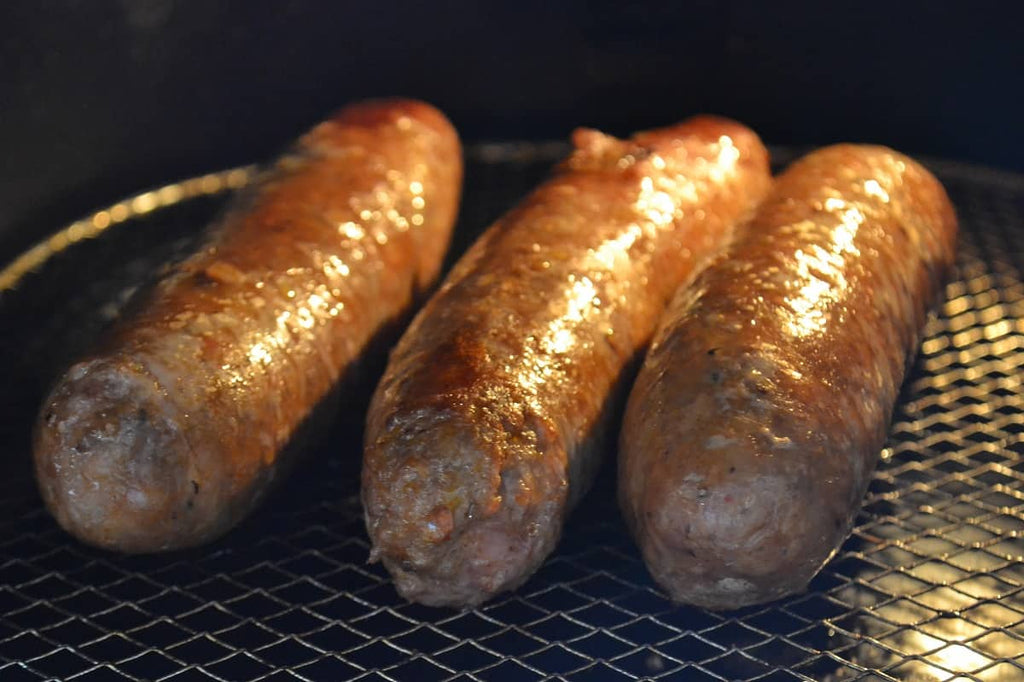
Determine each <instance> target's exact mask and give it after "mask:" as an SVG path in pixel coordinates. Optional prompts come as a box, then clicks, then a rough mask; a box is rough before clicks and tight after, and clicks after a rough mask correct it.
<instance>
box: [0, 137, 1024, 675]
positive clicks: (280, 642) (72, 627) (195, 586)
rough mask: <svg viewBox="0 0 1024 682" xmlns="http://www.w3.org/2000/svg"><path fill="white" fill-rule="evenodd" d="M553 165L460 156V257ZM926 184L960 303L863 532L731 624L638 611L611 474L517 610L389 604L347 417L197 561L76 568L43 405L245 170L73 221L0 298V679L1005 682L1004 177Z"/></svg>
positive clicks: (1013, 184)
mask: <svg viewBox="0 0 1024 682" xmlns="http://www.w3.org/2000/svg"><path fill="white" fill-rule="evenodd" d="M564 151H565V148H564V147H563V146H562V145H557V144H534V143H515V144H491V145H477V146H474V147H471V148H470V149H469V158H468V162H469V167H468V170H467V182H468V185H467V188H466V201H467V204H466V206H465V208H464V211H463V217H462V227H460V228H459V231H458V235H457V237H456V243H455V246H454V249H453V250H454V251H456V252H459V251H461V250H462V249H463V248H464V247H465V246H466V244H468V243H469V241H470V240H471V239H472V238H473V236H474V231H475V230H479V229H480V228H481V227H483V226H484V225H486V224H487V223H488V222H489V221H490V220H492V219H493V218H494V217H496V216H497V215H498V214H500V213H501V212H502V211H503V210H504V209H505V208H507V207H508V206H509V205H510V204H511V203H512V202H513V201H514V200H515V198H516V197H518V196H520V195H521V194H522V193H524V192H525V191H526V190H527V189H528V188H529V187H530V186H531V185H532V184H534V183H535V182H536V181H537V180H538V179H539V178H540V177H542V176H543V174H544V172H545V171H546V169H547V168H548V167H549V165H550V164H551V162H552V161H553V160H555V159H557V158H558V157H559V156H560V155H561V154H562V153H564ZM777 156H780V157H785V156H786V154H785V150H781V153H780V154H778V155H777ZM933 168H934V169H935V170H936V172H937V173H938V174H939V175H940V177H941V178H942V179H943V181H944V182H945V183H946V185H947V187H948V189H949V191H950V193H951V196H952V197H953V199H954V202H955V203H956V204H957V206H958V209H959V211H960V216H961V220H962V226H963V232H964V235H963V239H962V245H961V252H960V258H959V278H958V279H957V281H955V282H954V283H953V284H951V285H950V286H949V288H948V300H947V302H946V303H945V305H944V306H943V308H942V311H941V314H940V315H939V316H938V317H937V319H935V320H933V321H932V322H931V323H930V326H929V328H928V334H927V339H926V341H925V342H924V344H923V346H922V350H921V354H920V356H919V362H918V365H917V368H916V369H915V372H914V374H913V375H912V377H911V378H910V379H909V380H908V382H907V383H906V385H905V386H904V391H903V397H902V400H901V402H900V406H899V408H898V411H897V414H896V416H895V420H894V423H893V426H892V436H891V439H890V442H889V444H888V447H887V448H886V450H885V451H884V453H883V460H882V463H881V465H880V467H879V469H878V472H877V473H876V475H875V478H874V481H873V483H872V486H871V489H870V492H869V494H868V496H867V498H866V500H865V503H864V507H863V510H862V511H861V513H860V516H859V519H858V524H857V527H856V529H855V531H854V533H853V535H852V536H851V537H850V538H849V540H848V541H847V542H846V543H845V544H844V546H843V547H842V549H841V551H840V552H839V553H838V554H837V555H836V557H835V558H834V559H833V560H832V561H831V562H830V563H829V564H828V565H827V566H826V567H825V569H824V570H823V571H822V572H821V573H820V574H819V575H818V576H817V577H816V578H815V580H814V581H813V583H812V584H811V587H810V590H809V591H808V592H807V593H805V594H803V595H800V596H797V597H793V598H791V599H786V600H783V601H779V602H775V603H773V604H769V605H767V606H761V607H751V608H747V609H744V610H741V611H736V612H731V613H723V614H714V613H710V612H706V611H701V610H697V609H691V608H677V607H674V606H673V605H672V604H671V603H669V602H668V601H667V600H666V599H665V597H664V596H663V595H662V594H661V593H660V592H659V590H658V589H656V588H655V586H654V585H653V583H652V582H651V580H650V578H649V577H648V575H647V573H646V571H645V569H644V567H643V564H642V562H641V561H640V558H639V555H638V552H637V551H636V549H635V548H634V547H633V545H632V543H631V541H630V540H629V538H628V536H627V535H626V532H625V529H624V527H623V525H622V523H621V521H620V520H619V518H618V514H617V511H616V508H615V503H614V495H613V492H614V481H613V474H614V466H613V464H612V463H611V462H608V463H607V465H606V466H605V469H604V471H603V473H602V475H601V477H600V478H599V480H598V483H597V485H596V486H595V489H594V490H593V491H592V492H591V493H590V494H589V495H588V497H587V498H586V499H585V500H584V502H583V505H582V508H581V509H580V510H578V511H577V513H575V514H574V515H573V517H572V519H571V521H570V523H569V526H568V528H567V530H566V532H565V537H564V540H563V542H562V543H561V545H560V546H559V548H558V550H557V552H556V554H555V555H554V556H553V557H552V558H551V559H550V560H549V561H548V562H547V563H546V564H545V565H544V567H543V568H542V569H541V570H540V572H539V573H538V574H537V575H536V576H534V577H533V578H532V579H531V580H530V581H529V582H528V583H527V584H526V585H525V586H523V587H522V588H521V589H519V590H518V591H517V592H515V593H513V594H509V595H505V596H502V597H500V598H498V599H496V600H495V601H493V602H491V603H489V604H487V605H485V606H484V607H482V608H480V609H478V610H475V611H468V612H463V613H459V612H454V611H449V610H439V609H430V608H426V607H421V606H416V605H411V604H406V603H404V602H403V601H402V600H401V599H400V598H398V596H397V595H396V594H395V592H394V590H393V589H392V588H391V586H390V585H389V583H388V580H387V577H386V575H385V574H384V572H383V571H382V570H381V569H380V568H379V567H376V566H369V565H367V564H366V563H365V560H366V556H367V551H368V547H367V542H366V536H365V533H364V530H363V528H362V521H361V516H360V513H361V512H360V507H359V501H358V497H357V492H358V491H357V480H358V455H359V449H358V446H357V443H358V442H359V438H360V433H359V420H360V417H361V415H360V410H359V408H358V406H356V407H354V408H352V409H351V410H349V411H348V412H347V416H345V417H344V418H342V419H341V420H340V422H339V424H338V426H337V428H336V429H335V431H334V432H333V433H332V435H331V437H330V438H329V439H328V441H327V443H326V444H325V445H324V446H323V447H322V448H320V450H319V452H318V453H316V455H315V456H314V457H312V458H311V459H310V461H309V462H308V463H307V464H306V465H305V466H303V467H302V468H301V469H300V470H299V471H298V472H297V473H296V475H295V476H294V477H293V478H292V479H291V480H290V481H289V482H288V483H287V484H286V485H285V486H284V487H283V488H282V490H280V491H279V492H278V494H277V495H276V496H275V497H274V498H273V499H272V501H271V502H270V503H269V504H267V505H266V506H265V508H264V509H263V510H261V511H260V512H258V513H257V514H256V515H255V516H254V517H253V518H251V519H250V520H248V521H247V522H246V523H244V524H243V525H242V526H241V527H240V528H238V529H237V530H235V531H234V532H232V533H231V534H230V535H229V536H228V537H226V538H225V539H223V540H222V541H220V542H218V543H215V544H214V545H212V546H209V547H206V548H201V549H197V550H190V551H188V552H181V553H175V554H171V555H165V556H157V557H121V556H116V555H113V554H109V553H106V552H102V551H99V550H94V549H91V548H87V547H83V546H81V545H79V544H77V543H75V542H74V541H72V540H71V539H70V538H69V537H68V536H67V535H66V534H64V533H63V532H62V531H61V530H60V529H58V528H57V526H56V525H55V524H54V522H53V521H52V520H51V519H50V518H49V517H48V515H47V514H46V512H45V511H44V510H43V509H42V506H41V503H40V501H39V499H38V496H37V494H36V493H35V489H34V484H33V483H32V480H31V476H30V473H29V470H28V461H29V454H28V453H29V440H28V439H29V434H28V430H29V427H28V424H30V423H31V419H32V416H33V412H34V410H35V408H36V406H37V405H38V402H39V400H40V399H41V395H42V391H43V390H44V388H45V385H46V383H47V382H48V381H49V380H50V379H51V374H52V371H53V368H54V367H58V366H60V365H61V364H62V363H64V362H66V361H67V359H68V358H69V357H71V356H73V355H74V354H75V353H77V352H79V350H80V349H81V348H82V346H83V345H84V344H85V343H87V342H88V340H89V339H91V338H92V337H94V336H95V334H96V333H97V331H98V330H99V329H100V328H101V327H102V325H103V324H104V323H105V322H106V321H108V320H109V319H110V318H111V317H112V316H113V314H115V312H116V310H117V309H118V307H119V306H120V305H121V304H122V303H123V302H124V300H125V299H126V297H127V295H128V293H129V292H130V290H131V289H132V288H133V287H135V286H137V285H138V284H139V283H140V282H142V281H143V280H145V279H146V278H147V277H148V276H149V273H151V272H152V271H153V270H154V269H155V265H156V264H157V263H160V262H162V261H164V260H166V259H167V258H170V257H174V256H175V255H178V254H181V253H182V252H184V250H185V249H187V248H188V246H189V245H190V244H191V243H193V241H194V235H195V234H196V230H197V229H198V227H199V226H201V225H202V224H203V223H204V222H205V221H206V220H208V219H209V217H210V216H211V215H212V214H213V213H214V212H215V210H216V209H217V207H218V206H219V205H220V203H221V202H222V200H223V193H224V190H225V189H227V188H230V187H235V186H240V185H242V184H245V182H246V181H247V180H248V179H249V177H250V175H251V169H239V170H235V171H232V172H230V173H222V174H215V175H211V176H207V177H204V178H198V179H195V180H190V181H187V182H184V183H179V184H176V185H171V186H169V187H165V188H162V189H160V190H157V191H155V192H150V193H147V194H145V195H141V197H135V198H133V199H131V200H128V201H126V202H122V203H121V204H117V205H115V206H113V207H108V208H107V209H105V210H103V211H99V212H97V213H96V214H94V215H92V216H89V217H87V218H86V219H85V220H83V221H81V222H79V223H75V224H74V225H72V226H70V227H69V228H67V229H66V230H64V231H63V232H61V233H59V234H58V235H57V236H55V237H53V238H51V239H50V240H49V241H48V242H46V243H44V244H43V245H42V246H40V247H38V248H37V249H36V250H34V251H32V252H29V254H27V255H26V256H25V257H23V258H22V260H21V261H19V262H18V263H15V264H14V265H12V266H10V267H9V268H8V269H7V270H5V271H3V272H2V273H0V284H2V286H0V320H2V321H3V325H2V327H3V334H2V336H3V338H2V339H0V375H2V376H0V407H2V408H3V409H4V414H5V415H6V416H5V419H4V420H3V421H2V423H0V443H3V445H2V448H3V449H2V453H3V455H4V458H3V467H4V469H3V476H0V479H2V481H0V680H4V681H5V682H6V681H8V680H10V681H20V680H45V679H61V680H79V681H82V682H99V681H103V682H106V681H107V680H221V681H225V682H227V681H233V680H266V681H270V680H273V681H274V682H280V681H284V680H307V681H312V680H343V679H358V680H423V681H428V682H429V681H431V680H438V681H440V680H481V681H494V682H499V681H505V680H508V681H517V682H518V681H520V680H526V681H528V680H541V679H550V678H561V679H567V680H579V681H584V680H587V681H589V680H602V681H603V680H637V679H657V680H687V681H700V680H762V681H766V682H767V681H771V682H780V681H783V680H922V681H932V680H953V679H956V680H976V681H984V682H991V681H996V680H1024V563H1022V555H1024V539H1022V536H1024V397H1022V392H1021V380H1022V377H1024V373H1022V368H1024V284H1022V276H1021V269H1022V267H1024V240H1022V238H1024V226H1022V225H1024V177H1019V176H1012V175H1007V174H1001V173H996V172H992V171H986V170H983V169H975V168H970V167H963V166H958V165H955V164H949V163H934V164H933ZM86 238H88V239H86ZM30 268H35V269H34V270H33V271H32V272H30V273H29V272H26V271H27V270H28V269H30ZM5 277H6V279H5ZM317 455H318V456H317Z"/></svg>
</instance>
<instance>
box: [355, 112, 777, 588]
mask: <svg viewBox="0 0 1024 682" xmlns="http://www.w3.org/2000/svg"><path fill="white" fill-rule="evenodd" d="M574 144H575V151H574V152H573V153H572V155H571V156H570V157H569V159H568V160H567V161H566V162H565V163H564V164H563V166H562V167H561V168H560V169H559V170H558V172H556V174H555V175H554V177H553V178H551V179H550V180H549V181H547V182H546V183H544V184H543V185H541V186H540V187H539V188H538V189H536V190H535V191H534V192H533V193H532V194H531V195H529V196H528V197H527V198H526V199H525V200H524V201H523V202H522V203H520V204H519V205H518V206H517V207H516V208H514V209H513V210H512V211H510V212H509V213H508V214H506V215H505V216H504V217H502V218H501V219H499V220H498V221H497V223H496V224H494V225H492V226H491V227H490V228H489V229H488V230H487V231H486V232H485V233H484V235H483V236H482V237H481V238H480V239H479V240H478V241H477V242H476V243H475V244H474V245H473V246H472V247H471V248H470V249H469V250H468V251H467V253H466V254H465V255H464V256H463V257H462V258H461V260H460V261H459V262H458V263H457V264H456V266H455V267H454V269H453V271H452V272H451V273H450V274H449V276H448V277H447V278H446V280H445V282H444V283H443V284H442V286H441V288H440V290H439V291H438V293H437V294H435V296H434V297H433V298H432V299H431V300H430V301H429V302H428V303H427V305H426V306H425V307H424V309H423V310H422V311H421V312H420V314H418V315H417V317H416V319H415V320H414V321H413V324H412V325H411V327H410V328H409V329H408V330H407V332H406V333H405V334H404V336H403V338H402V339H401V341H400V342H399V344H398V346H397V347H396V349H395V350H394V352H393V354H392V357H391V360H390V363H389V366H388V369H387V370H386V372H385V376H384V378H383V380H382V381H381V383H380V385H379V386H378V388H377V392H376V393H375V396H374V399H373V401H372V403H371V407H370V412H369V415H368V418H367V431H366V436H365V437H366V448H365V456H364V461H363V487H362V495H363V501H364V505H365V510H366V517H367V518H366V522H367V528H368V531H369V534H370V538H371V540H372V543H373V549H372V554H371V558H372V559H379V560H381V561H383V563H384V565H385V566H386V567H387V568H388V570H389V571H390V572H391V574H392V576H393V577H394V579H395V583H396V586H397V589H398V591H399V592H400V593H401V594H402V595H404V596H405V597H406V598H408V599H411V600H414V601H419V602H422V603H426V604H431V605H450V606H468V605H473V604H477V603H479V602H482V601H484V600H485V599H487V598H489V597H490V596H492V595H494V594H495V593H497V592H499V591H502V590H507V589H511V588H514V587H515V586H517V585H518V584H520V583H522V582H523V581H524V580H525V579H526V578H527V577H529V575H530V574H531V573H532V572H533V571H534V570H535V569H536V568H537V566H538V565H539V564H540V562H541V561H542V560H543V559H544V558H545V557H546V556H547V555H548V554H549V553H550V552H551V550H552V549H553V548H554V545H555V543H556V542H557V539H558V537H559V535H560V532H561V526H562V521H563V517H564V516H565V514H566V511H567V510H568V509H569V508H570V507H571V506H572V505H573V503H574V502H575V501H576V500H577V499H578V498H579V497H580V495H581V494H582V493H583V492H584V491H585V490H586V488H587V486H588V485H589V483H590V481H591V478H592V475H593V473H594V471H595V468H596V464H597V457H596V456H595V455H596V454H597V451H598V449H599V446H600V445H603V443H602V434H603V432H604V431H605V430H606V427H607V426H608V421H609V420H608V414H609V412H610V411H611V410H612V409H613V403H614V402H615V401H614V397H615V395H616V390H615V389H616V387H617V386H618V385H619V384H620V382H621V380H622V379H623V376H624V374H625V373H627V372H628V370H629V369H630V368H631V367H632V366H634V365H633V362H632V361H633V359H634V358H635V357H636V356H637V354H638V352H639V351H640V350H641V349H642V348H643V347H644V346H645V345H646V343H647V342H648V341H649V338H650V336H651V334H652V333H653V332H654V329H655V326H656V323H657V320H658V318H659V315H660V313H661V310H662V308H663V307H664V305H665V304H666V303H667V302H668V300H669V298H670V297H671V294H672V292H673V291H674V290H675V288H676V287H677V286H678V285H679V283H680V282H681V281H683V280H684V279H685V278H686V277H688V276H689V275H690V274H691V273H692V271H693V270H694V269H695V268H696V267H698V266H699V265H701V264H703V263H704V262H706V260H708V259H709V258H710V257H711V255H712V254H713V253H714V252H715V251H717V249H718V248H720V247H721V246H722V245H723V244H724V243H725V241H726V240H727V239H728V238H729V237H730V236H731V233H732V227H733V225H734V224H735V223H737V222H738V221H739V220H740V219H742V218H743V217H744V216H745V215H746V214H748V213H749V212H751V211H752V209H753V207H754V205H755V204H756V202H757V201H758V200H760V199H761V198H762V196H763V195H764V194H765V193H766V192H767V189H768V186H769V183H770V176H769V170H768V163H767V152H766V151H765V149H764V147H763V146H762V144H761V142H760V140H758V139H757V136H756V135H754V133H752V132H751V131H749V130H748V129H746V128H744V127H743V126H740V125H738V124H736V123H733V122H730V121H725V120H721V119H715V118H711V117H700V118H696V119H693V120H690V121H688V122H684V123H682V124H679V125H676V126H673V127H669V128H665V129H660V130H655V131H650V132H646V133H640V134H637V135H636V136H634V137H633V138H632V139H630V140H618V139H615V138H612V137H609V136H606V135H603V134H601V133H598V132H596V131H593V130H580V131H577V132H576V134H575V136H574Z"/></svg>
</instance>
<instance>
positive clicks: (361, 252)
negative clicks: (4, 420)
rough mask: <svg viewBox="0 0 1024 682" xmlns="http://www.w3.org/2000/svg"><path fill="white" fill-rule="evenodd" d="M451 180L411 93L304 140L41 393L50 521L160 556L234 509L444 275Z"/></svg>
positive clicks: (456, 162)
mask: <svg viewBox="0 0 1024 682" xmlns="http://www.w3.org/2000/svg"><path fill="white" fill-rule="evenodd" d="M461 174H462V159H461V151H460V147H459V142H458V138H457V136H456V133H455V131H454V129H453V128H452V127H451V125H450V124H449V123H448V121H447V120H446V119H445V118H444V116H443V115H442V114H441V113H440V112H438V111H437V110H435V109H434V108H432V107H430V106H429V105H426V104H422V103H419V102H414V101H402V100H382V101H373V102H366V103H361V104H356V105H353V106H350V107H347V108H345V109H342V110H341V111H340V112H338V113H337V114H336V115H335V116H334V117H332V118H330V119H328V120H327V121H326V122H324V123H322V124H320V125H318V126H317V127H315V128H313V129H312V130H311V131H310V132H308V133H307V134H306V135H305V136H303V137H302V138H300V139H299V141H298V142H297V144H296V145H295V147H294V148H293V149H292V150H291V151H290V152H289V153H288V154H286V155H285V156H283V157H282V158H281V159H280V160H279V161H278V162H277V163H276V164H275V165H274V166H273V167H272V168H270V169H269V170H268V171H267V172H266V173H265V174H264V175H263V176H262V177H261V178H260V180H259V181H258V182H257V183H256V186H255V187H253V188H251V189H250V190H249V191H246V192H244V193H243V194H242V195H241V196H239V197H238V198H237V199H236V200H235V201H234V203H233V204H232V205H231V207H230V208H229V210H227V211H226V213H225V214H224V215H223V217H222V218H221V219H220V220H219V222H218V224H216V225H215V226H214V229H213V230H212V232H211V235H210V238H209V240H208V242H207V243H206V244H205V246H204V248H202V249H201V250H200V251H198V252H196V253H195V254H194V255H192V256H190V257H189V258H187V259H186V260H185V261H184V262H182V263H181V264H180V265H178V266H176V267H175V268H174V269H173V270H172V271H171V272H170V273H169V274H168V276H166V277H164V278H163V279H161V280H160V281H159V282H158V283H157V284H156V286H155V287H154V288H153V289H152V290H151V291H150V292H149V293H148V295H147V296H146V298H145V299H144V300H143V301H141V302H140V303H139V304H138V305H137V306H136V310H135V312H134V313H133V314H131V315H129V316H127V317H126V318H125V319H123V320H122V321H120V322H119V323H117V324H116V325H115V327H114V329H113V330H112V331H111V333H110V335H109V336H108V337H107V338H106V340H105V341H104V342H103V343H102V345H101V347H100V349H99V350H98V351H97V352H96V353H95V354H93V355H91V356H90V357H87V358H86V359H84V360H82V361H81V362H79V363H78V364H76V365H74V366H73V367H71V368H70V370H68V371H67V373H66V374H65V375H64V376H63V377H62V378H61V379H60V380H59V382H58V383H57V385H56V387H55V388H54V389H53V390H52V393H51V394H50V395H49V397H48V398H46V401H45V403H44V404H43V407H42V409H41V412H40V416H39V420H38V423H37V427H36V433H35V441H34V451H35V466H36V473H37V478H38V482H39V486H40V490H41V491H42V496H43V500H44V501H45V503H46V505H47V507H48V508H49V509H50V511H51V512H52V513H53V515H54V516H55V517H56V519H57V521H58V522H59V523H60V524H61V525H62V526H63V527H64V528H65V529H67V530H68V531H69V532H71V533H72V534H73V535H75V536H77V537H78V538H79V539H81V540H82V541H84V542H87V543H90V544H94V545H98V546H101V547H105V548H110V549H114V550H120V551H124V552H155V551H161V550H171V549H176V548H181V547H188V546H192V545H197V544H200V543H203V542H206V541H209V540H211V539H213V538H216V537H217V536H219V535H221V534H222V533H224V532H225V531H227V530H228V529H229V528H231V527H232V526H233V525H235V524H236V523H237V522H238V521H239V520H240V519H242V518H243V517H244V516H245V515H246V514H247V513H248V512H249V511H250V510H251V509H252V508H253V507H254V506H255V505H256V504H257V503H258V502H259V501H260V500H261V499H262V498H263V497H264V496H265V494H266V492H267V490H268V487H269V486H270V484H271V483H272V482H274V480H275V479H277V478H279V477H280V475H281V473H282V471H283V469H285V468H286V467H287V466H288V464H289V461H290V460H291V459H293V458H294V455H293V452H294V451H295V450H296V448H292V447H291V446H290V445H289V443H290V441H291V440H292V439H293V436H295V435H296V434H297V433H298V432H301V431H303V430H304V429H300V428H299V427H300V426H303V425H304V422H305V421H306V420H307V419H308V418H309V417H310V415H311V413H312V412H313V410H314V407H316V406H318V404H319V405H321V406H322V405H323V404H324V402H323V401H325V400H327V398H328V396H333V395H334V394H336V393H338V391H337V390H335V389H336V384H338V383H339V380H341V379H342V378H343V374H347V373H348V372H349V371H350V370H351V369H352V368H353V367H354V366H355V363H356V362H357V360H359V359H360V357H361V356H362V355H363V353H364V351H365V350H366V349H367V347H368V346H369V345H370V342H371V339H373V337H375V336H376V335H378V334H379V333H381V332H382V330H385V329H386V328H387V327H388V326H389V325H391V324H393V323H394V322H395V320H396V318H399V317H400V316H401V315H402V314H403V313H404V312H406V311H407V310H408V309H409V308H410V306H411V304H412V303H413V299H414V298H415V297H416V296H417V295H418V294H419V293H420V292H423V291H424V289H425V288H426V287H427V286H428V285H429V284H430V283H431V282H432V280H434V279H435V278H436V276H437V275H438V272H439V268H440V265H441V260H442V258H443V255H444V252H445V250H446V248H447V244H448V239H449V236H450V232H451V228H452V226H453V224H454V220H455V216H456V212H457V204H458V197H459V191H460V186H461ZM328 402H329V401H328ZM286 445H289V447H285V446H286Z"/></svg>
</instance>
